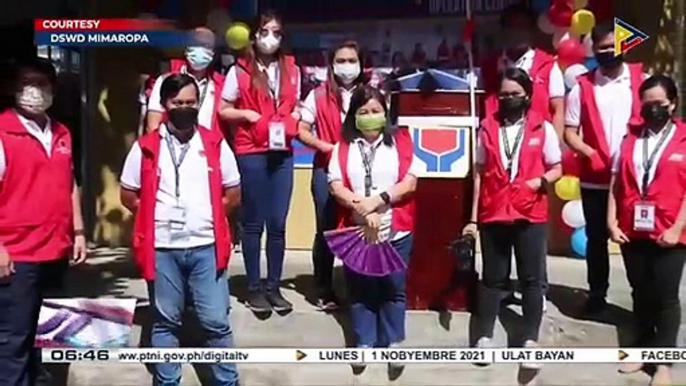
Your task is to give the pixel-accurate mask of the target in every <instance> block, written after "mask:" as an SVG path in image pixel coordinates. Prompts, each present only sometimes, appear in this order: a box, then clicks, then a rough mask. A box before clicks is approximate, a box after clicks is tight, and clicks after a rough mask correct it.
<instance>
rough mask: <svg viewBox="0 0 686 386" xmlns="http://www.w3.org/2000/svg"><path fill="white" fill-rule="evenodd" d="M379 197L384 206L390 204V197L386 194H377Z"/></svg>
mask: <svg viewBox="0 0 686 386" xmlns="http://www.w3.org/2000/svg"><path fill="white" fill-rule="evenodd" d="M379 197H381V199H382V200H383V202H384V203H385V204H386V205H390V204H391V196H390V195H389V194H388V193H386V192H381V194H379Z"/></svg>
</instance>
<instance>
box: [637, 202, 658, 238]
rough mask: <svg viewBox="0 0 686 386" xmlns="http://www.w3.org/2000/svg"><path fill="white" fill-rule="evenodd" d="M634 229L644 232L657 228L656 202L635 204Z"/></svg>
mask: <svg viewBox="0 0 686 386" xmlns="http://www.w3.org/2000/svg"><path fill="white" fill-rule="evenodd" d="M634 230H635V231H642V232H652V231H654V230H655V204H652V203H649V202H639V203H637V204H636V205H635V206H634Z"/></svg>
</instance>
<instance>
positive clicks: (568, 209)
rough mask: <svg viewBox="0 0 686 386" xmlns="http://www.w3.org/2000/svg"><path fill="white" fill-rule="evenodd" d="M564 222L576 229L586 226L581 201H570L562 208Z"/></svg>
mask: <svg viewBox="0 0 686 386" xmlns="http://www.w3.org/2000/svg"><path fill="white" fill-rule="evenodd" d="M562 221H564V222H565V224H567V226H569V227H570V228H574V229H577V228H581V227H582V226H585V225H586V219H585V218H584V210H583V208H582V206H581V200H574V201H569V202H568V203H566V204H565V206H564V207H562Z"/></svg>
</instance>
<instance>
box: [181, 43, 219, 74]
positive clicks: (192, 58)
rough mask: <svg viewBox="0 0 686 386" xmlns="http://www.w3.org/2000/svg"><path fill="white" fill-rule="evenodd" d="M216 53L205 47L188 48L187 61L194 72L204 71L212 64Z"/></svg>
mask: <svg viewBox="0 0 686 386" xmlns="http://www.w3.org/2000/svg"><path fill="white" fill-rule="evenodd" d="M212 58H214V51H212V50H211V49H209V48H205V47H188V48H186V60H187V61H188V64H189V65H190V66H191V68H192V69H194V70H204V69H206V68H207V66H209V65H210V63H212Z"/></svg>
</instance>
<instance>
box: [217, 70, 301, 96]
mask: <svg viewBox="0 0 686 386" xmlns="http://www.w3.org/2000/svg"><path fill="white" fill-rule="evenodd" d="M257 67H258V69H259V70H260V71H264V72H265V73H266V74H267V81H268V82H269V90H270V91H269V92H270V93H272V94H273V95H279V91H280V86H281V82H280V80H279V79H280V72H279V63H278V62H271V63H269V65H268V66H267V67H266V68H265V67H264V66H263V65H261V64H259V63H258V64H257ZM295 69H296V73H297V74H296V82H297V87H296V98H297V99H298V100H300V88H301V86H302V84H301V78H300V68H298V67H295ZM238 97H240V89H239V88H238V66H232V67H231V68H229V72H227V73H226V80H225V81H224V89H222V99H224V100H225V101H227V102H231V103H233V102H236V101H237V100H238Z"/></svg>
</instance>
